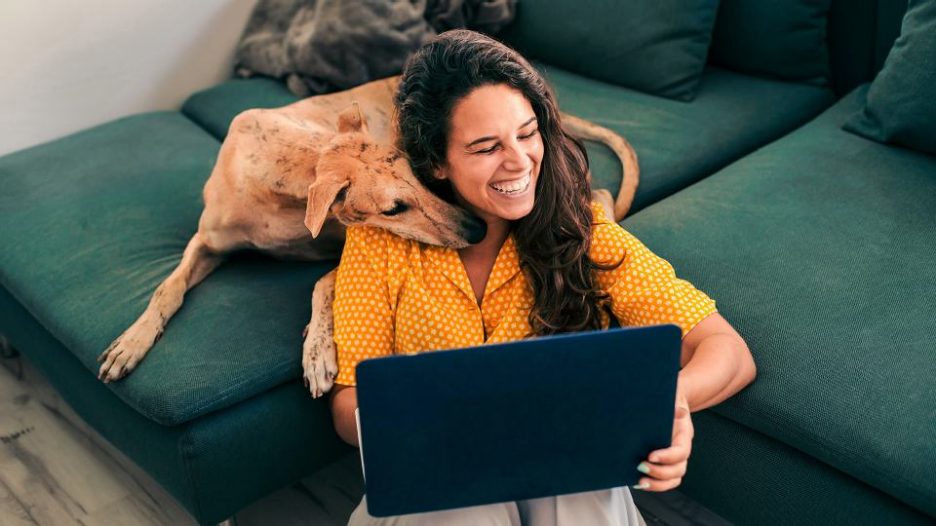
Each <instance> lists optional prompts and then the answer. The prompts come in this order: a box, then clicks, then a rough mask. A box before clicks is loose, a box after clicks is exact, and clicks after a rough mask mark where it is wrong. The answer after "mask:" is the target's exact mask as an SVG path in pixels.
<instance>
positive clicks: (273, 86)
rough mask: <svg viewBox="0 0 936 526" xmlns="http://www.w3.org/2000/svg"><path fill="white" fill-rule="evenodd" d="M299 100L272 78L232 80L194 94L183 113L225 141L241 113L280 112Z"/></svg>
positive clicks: (282, 84)
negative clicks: (260, 109)
mask: <svg viewBox="0 0 936 526" xmlns="http://www.w3.org/2000/svg"><path fill="white" fill-rule="evenodd" d="M299 98H300V97H298V96H296V95H295V94H293V93H292V92H291V91H289V88H287V87H286V84H285V83H284V82H282V81H279V80H277V79H273V78H270V77H261V76H257V77H253V78H250V79H231V80H229V81H227V82H223V83H221V84H219V85H217V86H214V87H211V88H208V89H205V90H202V91H199V92H196V93H194V94H193V95H192V96H190V97H189V98H188V100H186V101H185V103H184V104H183V105H182V113H183V114H185V116H187V117H188V118H190V119H192V120H193V121H195V122H197V123H198V124H199V125H201V127H202V128H204V129H205V130H207V131H208V133H210V134H212V135H214V136H215V137H217V138H218V139H223V138H224V137H225V136H226V135H227V132H228V126H230V125H231V121H233V120H234V117H236V116H237V114H238V113H240V112H242V111H244V110H246V109H248V108H278V107H280V106H286V105H287V104H292V103H293V102H296V101H297V100H299Z"/></svg>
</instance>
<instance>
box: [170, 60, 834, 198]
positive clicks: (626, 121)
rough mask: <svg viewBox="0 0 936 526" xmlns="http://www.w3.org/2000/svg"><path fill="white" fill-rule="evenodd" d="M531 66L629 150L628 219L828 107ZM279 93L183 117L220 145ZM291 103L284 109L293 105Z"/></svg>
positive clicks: (779, 90)
mask: <svg viewBox="0 0 936 526" xmlns="http://www.w3.org/2000/svg"><path fill="white" fill-rule="evenodd" d="M536 65H537V67H539V68H540V69H541V70H542V71H543V72H544V74H545V75H546V78H547V79H548V80H549V82H550V83H551V84H552V85H553V86H554V88H555V90H556V94H557V97H558V98H559V102H560V105H561V107H562V109H563V110H564V111H567V112H569V113H572V114H574V115H578V116H580V117H584V118H587V119H590V120H592V121H594V122H596V123H599V124H602V125H604V126H607V127H609V128H611V129H613V130H615V131H617V132H619V133H621V134H623V135H624V136H625V137H626V138H627V139H628V140H630V142H631V144H632V145H633V146H634V149H635V150H636V151H637V155H638V157H639V158H640V167H641V179H640V186H639V188H638V190H637V196H636V198H635V201H634V206H633V207H632V210H633V211H636V210H639V209H640V208H643V207H645V206H647V205H648V204H650V203H653V202H656V201H658V200H660V199H662V198H664V197H666V196H667V195H670V194H672V193H673V192H675V191H677V190H679V189H681V188H683V187H685V186H688V185H689V184H692V183H693V182H695V181H697V180H699V179H701V178H702V177H704V176H706V175H708V174H711V173H713V172H715V171H716V170H718V169H719V168H721V167H722V166H725V165H726V164H728V163H729V162H731V161H733V160H735V159H737V158H739V157H741V156H743V155H745V154H747V153H749V152H751V151H753V150H754V149H756V148H758V147H760V146H762V145H764V144H766V143H768V142H770V141H772V140H773V139H775V138H777V137H780V136H781V135H783V134H784V133H787V132H788V131H790V130H792V129H794V128H796V127H797V126H799V125H800V124H802V123H804V122H806V121H808V120H809V119H810V118H812V117H813V116H815V115H817V114H818V113H819V112H821V111H822V109H824V108H825V107H827V106H828V105H829V104H831V103H832V101H833V97H832V93H831V92H830V91H829V90H828V89H826V88H820V87H815V86H808V85H801V84H791V83H786V82H775V81H769V80H764V79H758V78H755V77H750V76H747V75H740V74H737V73H731V72H728V71H724V70H719V69H708V70H706V72H705V74H704V75H703V76H702V83H701V84H700V86H699V93H698V96H697V97H696V99H695V100H694V101H692V102H691V103H684V102H677V101H674V100H670V99H665V98H662V97H655V96H652V95H647V94H645V93H641V92H638V91H634V90H630V89H627V88H622V87H620V86H616V85H614V84H609V83H606V82H601V81H598V80H594V79H590V78H587V77H584V76H581V75H577V74H575V73H570V72H568V71H565V70H562V69H560V68H557V67H555V66H549V65H546V64H541V63H537V64H536ZM282 90H285V88H283V87H282V85H281V84H280V85H277V84H271V83H269V82H266V81H259V80H257V79H248V80H232V81H229V82H225V83H223V84H220V85H218V86H215V87H213V88H209V89H207V90H205V91H202V92H199V93H196V94H195V95H192V97H191V98H189V100H188V101H187V102H186V103H185V105H184V107H183V111H184V112H185V113H186V115H188V116H190V117H191V118H192V119H193V120H195V121H196V122H198V123H199V124H201V125H202V126H203V127H204V128H205V129H207V130H209V131H211V133H212V134H214V135H215V136H216V137H218V138H219V139H223V138H224V136H225V134H226V133H227V128H228V125H229V123H230V121H231V119H233V118H234V116H235V115H237V114H238V113H239V112H241V111H243V110H245V109H248V108H251V107H268V106H266V105H267V104H268V103H269V102H271V101H273V100H275V99H276V98H277V97H280V96H283V95H282ZM287 93H288V92H287ZM292 97H293V98H292V100H287V101H286V103H289V102H292V101H294V100H298V98H297V97H295V96H292ZM283 98H284V99H286V97H285V96H283ZM777 108H782V109H783V111H777ZM586 147H587V148H588V155H589V162H590V163H591V169H592V177H593V185H594V186H595V187H596V188H608V189H610V190H611V191H612V192H614V193H617V191H618V189H619V188H620V185H621V167H620V164H619V162H618V161H617V158H616V157H615V156H614V154H613V153H612V152H611V150H610V149H608V148H605V147H604V146H602V145H598V144H593V143H586Z"/></svg>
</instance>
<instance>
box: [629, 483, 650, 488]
mask: <svg viewBox="0 0 936 526" xmlns="http://www.w3.org/2000/svg"><path fill="white" fill-rule="evenodd" d="M631 487H633V488H634V489H647V488H649V487H650V484H647V483H646V482H644V483H641V484H637V485H636V486H631Z"/></svg>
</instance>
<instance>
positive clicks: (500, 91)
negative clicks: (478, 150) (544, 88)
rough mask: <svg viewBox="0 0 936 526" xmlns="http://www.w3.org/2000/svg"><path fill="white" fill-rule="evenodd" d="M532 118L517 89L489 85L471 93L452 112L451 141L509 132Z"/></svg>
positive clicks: (526, 101)
mask: <svg viewBox="0 0 936 526" xmlns="http://www.w3.org/2000/svg"><path fill="white" fill-rule="evenodd" d="M530 117H534V112H533V106H532V105H531V104H530V101H528V100H527V98H526V97H525V96H524V95H523V93H522V92H520V91H519V90H517V89H515V88H512V87H510V86H508V85H506V84H490V85H485V86H480V87H478V88H475V89H473V90H471V91H470V92H469V93H468V94H467V95H465V96H464V97H462V98H461V99H460V100H459V101H458V102H457V103H456V104H455V107H454V108H453V109H452V116H451V131H452V138H453V139H455V140H464V141H466V142H470V141H472V140H475V139H477V138H480V137H484V136H494V135H500V134H502V133H511V132H514V131H516V129H517V128H518V127H520V126H521V125H523V124H524V123H525V122H527V121H529V120H530Z"/></svg>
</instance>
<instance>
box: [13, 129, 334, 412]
mask: <svg viewBox="0 0 936 526" xmlns="http://www.w3.org/2000/svg"><path fill="white" fill-rule="evenodd" d="M218 149H219V142H218V141H217V139H215V138H214V137H212V136H211V135H209V134H208V133H206V132H205V131H204V130H202V129H201V128H199V127H198V126H196V125H195V124H193V123H192V122H191V121H190V120H188V119H187V118H186V117H184V116H183V115H181V114H179V113H177V112H160V113H150V114H143V115H138V116H133V117H128V118H124V119H120V120H117V121H114V122H111V123H108V124H104V125H101V126H98V127H95V128H91V129H89V130H86V131H83V132H80V133H77V134H74V135H71V136H68V137H65V138H63V139H60V140H57V141H54V142H51V143H47V144H43V145H40V146H36V147H33V148H30V149H27V150H23V151H20V152H17V153H13V154H10V155H8V156H5V157H2V158H0V186H2V188H3V192H0V215H2V217H3V227H2V229H0V244H2V246H3V247H5V248H4V250H2V251H0V284H2V286H3V287H4V288H6V290H7V291H9V292H10V293H11V294H12V296H13V297H15V298H16V300H17V301H19V302H20V303H21V304H22V305H23V306H24V307H25V308H26V310H27V311H28V312H30V313H31V314H32V315H33V316H34V317H35V318H36V319H37V320H38V321H39V322H40V323H42V324H43V326H45V328H46V329H47V330H48V331H49V332H50V333H51V334H52V335H53V336H54V337H55V338H57V339H58V340H59V341H60V342H62V344H64V346H65V347H66V348H68V349H69V350H70V351H71V352H73V353H74V354H75V356H76V357H77V358H78V359H79V360H80V361H81V363H82V364H83V365H84V366H85V367H86V368H87V370H88V374H89V375H94V376H96V375H97V372H98V368H99V364H98V363H97V361H96V358H97V356H98V355H99V354H100V353H101V352H102V351H103V350H104V349H105V348H107V346H108V344H110V342H111V341H112V340H113V339H114V338H116V337H117V336H119V335H120V334H121V333H122V332H123V331H124V330H125V329H126V328H127V327H128V326H129V325H130V324H131V323H132V322H133V321H134V320H135V319H136V318H137V317H138V316H139V315H140V314H141V313H142V312H143V310H144V309H145V307H146V305H147V304H148V302H149V300H150V297H151V295H152V294H153V292H154V290H155V289H156V287H157V285H159V283H160V282H161V281H162V280H163V279H165V278H166V277H167V276H168V275H169V273H170V272H171V271H172V270H173V269H174V268H175V267H176V265H177V264H178V263H179V261H180V260H181V256H182V252H183V249H184V248H185V245H186V243H187V242H188V240H189V239H190V238H191V236H192V235H193V234H194V233H195V231H196V228H197V226H198V218H199V215H200V213H201V210H202V203H201V189H202V186H203V184H204V182H205V180H206V179H207V178H208V175H209V174H210V172H211V169H212V166H213V165H214V162H215V158H216V155H217V153H218ZM333 266H334V262H327V263H318V264H311V263H298V262H280V261H275V260H272V259H271V258H267V257H264V256H258V255H241V256H237V257H234V258H233V260H232V261H231V262H230V263H226V264H224V265H222V266H221V267H220V268H219V270H217V271H216V272H215V273H214V274H212V275H210V276H209V277H208V278H207V279H206V280H205V281H203V282H202V283H201V284H199V285H198V286H197V287H196V288H194V289H193V290H192V291H191V292H190V293H189V294H188V295H187V296H186V299H185V303H184V305H183V306H182V308H181V309H180V310H179V312H178V314H177V315H176V316H175V317H174V318H172V320H170V323H169V325H168V327H167V330H166V332H165V334H164V335H163V337H162V339H160V340H159V341H158V342H157V343H156V345H155V346H154V347H153V349H152V350H151V351H150V353H149V354H148V355H147V356H146V358H145V359H144V360H143V361H142V362H141V363H140V364H139V365H138V366H137V368H136V370H135V371H134V372H133V373H131V374H130V375H129V376H127V377H126V378H124V379H122V380H120V381H117V382H114V383H111V384H108V386H109V387H110V388H111V389H112V390H113V391H114V392H115V393H116V394H117V395H118V396H119V397H120V398H121V399H122V400H123V401H124V402H126V403H127V404H129V405H130V406H132V407H133V408H135V409H136V410H137V411H139V412H140V413H142V414H144V415H145V416H147V417H148V418H150V419H151V420H153V421H155V422H158V423H160V424H164V425H176V424H179V423H182V422H186V421H189V420H191V419H193V418H195V417H198V416H201V415H204V414H206V413H210V412H212V411H214V410H216V409H219V408H223V407H226V406H229V405H231V404H233V403H235V402H238V401H242V400H245V399H247V398H250V397H252V396H254V395H256V394H257V393H260V392H263V391H266V390H268V389H270V388H273V387H275V386H277V385H280V384H283V383H285V382H300V374H301V373H300V371H301V365H300V362H301V348H302V337H301V333H302V329H303V327H304V326H305V324H306V323H307V322H308V319H309V316H310V308H311V304H310V298H311V292H312V288H313V285H314V283H315V281H316V280H317V279H318V277H319V276H321V275H322V274H324V273H325V272H326V271H328V270H329V269H330V268H332V267H333Z"/></svg>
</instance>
